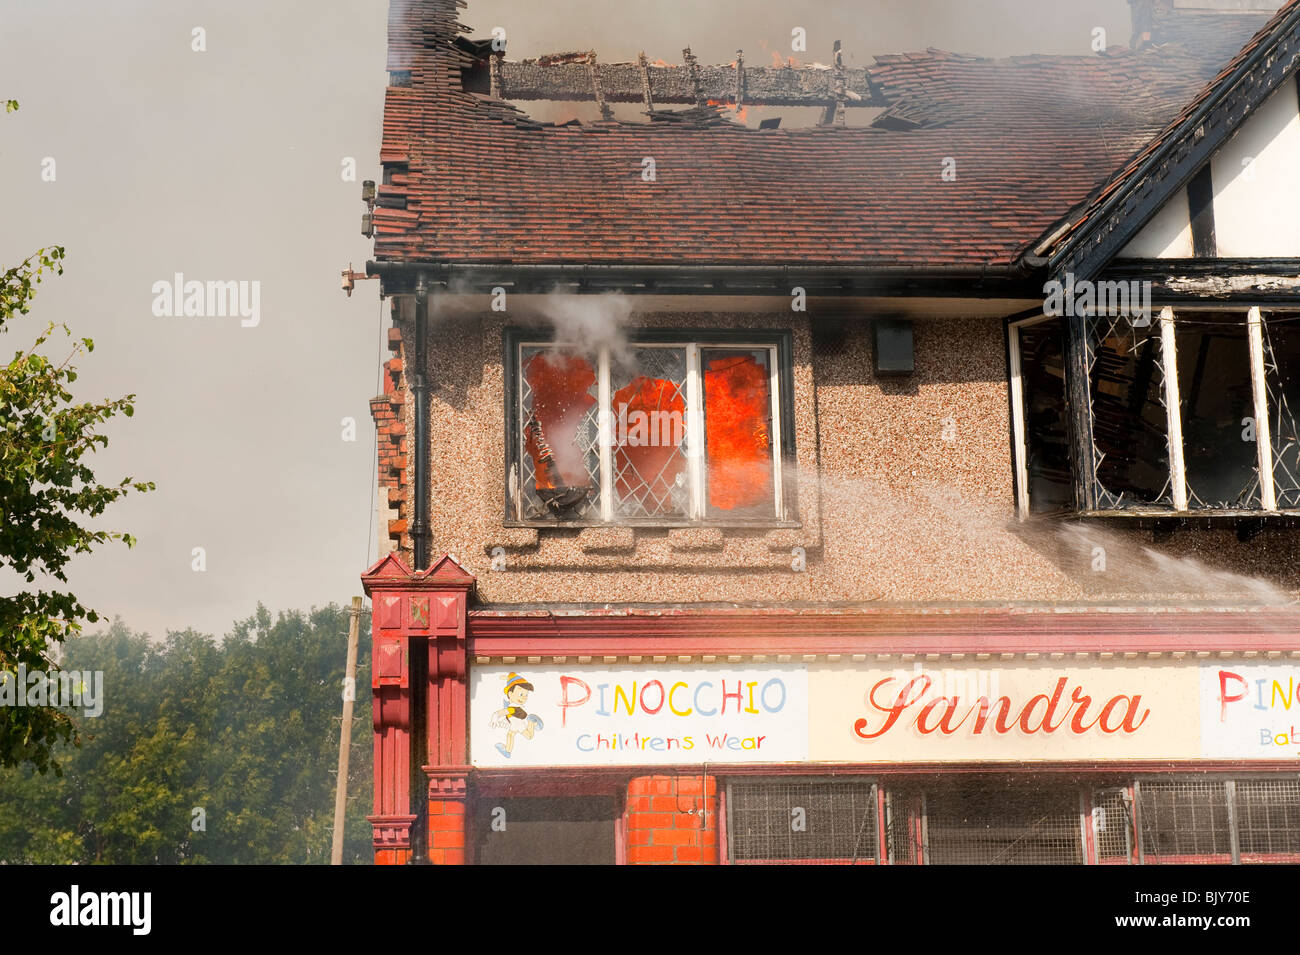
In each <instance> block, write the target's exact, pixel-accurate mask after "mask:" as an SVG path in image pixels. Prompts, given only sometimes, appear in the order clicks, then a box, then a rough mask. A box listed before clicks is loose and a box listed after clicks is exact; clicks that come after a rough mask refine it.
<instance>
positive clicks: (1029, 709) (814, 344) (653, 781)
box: [364, 300, 1300, 864]
mask: <svg viewBox="0 0 1300 955" xmlns="http://www.w3.org/2000/svg"><path fill="white" fill-rule="evenodd" d="M458 305H459V307H458V308H456V309H452V308H450V307H446V310H445V311H443V312H442V313H441V314H433V310H432V309H431V318H430V328H431V336H432V339H433V345H432V347H431V348H430V361H429V367H428V368H427V374H428V380H429V382H430V396H431V398H430V407H431V416H430V421H431V429H430V430H431V441H430V444H431V448H432V454H431V461H430V465H431V467H430V477H431V493H430V505H431V527H432V534H433V540H434V548H433V552H434V553H435V554H445V555H446V556H443V557H442V558H441V559H439V560H436V561H435V563H434V565H433V567H432V568H431V569H430V570H428V571H426V572H422V573H414V572H412V571H411V570H410V566H411V559H410V535H409V531H410V527H411V520H412V514H411V511H410V504H411V500H410V490H409V489H410V488H411V487H412V472H411V465H412V461H411V460H410V451H411V444H410V441H409V438H410V436H411V434H412V433H413V420H412V413H413V409H412V402H411V400H410V392H409V390H408V389H409V383H408V380H407V374H406V371H407V369H406V365H405V362H406V358H407V355H406V353H405V349H404V343H405V342H406V341H408V340H409V339H410V333H409V312H407V311H405V309H406V308H407V306H406V305H404V304H402V303H401V302H400V301H399V302H398V303H397V304H396V306H395V312H394V318H395V328H394V334H393V335H392V337H391V338H390V341H391V343H392V345H393V348H394V359H393V361H392V362H390V365H389V375H388V376H387V394H386V396H385V397H384V398H382V399H377V400H376V402H375V403H374V406H373V407H374V410H375V412H376V418H377V420H378V421H379V423H380V425H381V429H380V430H381V450H380V480H381V486H382V487H383V488H384V489H385V490H386V491H387V503H388V504H389V505H390V508H389V509H388V510H387V511H386V512H385V513H382V514H381V515H380V516H379V519H380V520H381V526H382V528H384V529H386V530H387V532H388V536H389V539H390V542H391V545H392V552H391V553H389V554H388V555H387V556H385V557H383V558H381V560H380V561H379V562H378V563H377V564H376V565H375V566H374V567H372V568H371V569H370V571H369V572H368V573H367V574H366V576H365V577H364V582H365V586H366V589H367V592H368V593H369V594H370V595H371V598H372V601H373V610H374V628H375V629H374V634H375V639H374V657H375V662H374V669H373V673H374V684H375V704H374V706H375V729H376V744H375V745H376V751H375V767H376V787H375V792H376V806H375V814H374V816H373V817H372V822H373V824H374V827H375V846H376V860H377V861H378V862H382V863H402V862H405V861H408V859H409V857H410V852H411V839H412V832H413V831H414V832H415V833H416V837H417V838H424V839H425V840H427V841H426V845H427V847H428V850H429V859H430V861H432V862H434V863H445V864H459V863H474V862H478V863H519V862H529V861H537V862H542V861H552V862H627V863H666V862H678V863H716V862H736V863H740V862H780V861H803V862H814V861H817V862H867V863H893V864H910V863H942V862H1007V861H1027V862H1085V863H1088V862H1091V863H1119V862H1130V863H1137V862H1155V861H1216V862H1226V861H1255V860H1260V861H1281V860H1286V861H1294V860H1296V859H1300V777H1297V774H1296V771H1295V765H1296V760H1297V756H1298V755H1300V731H1298V730H1297V726H1296V725H1295V724H1300V700H1297V695H1296V694H1297V683H1300V679H1298V678H1300V615H1297V613H1296V612H1295V611H1294V609H1292V608H1291V607H1290V606H1288V605H1287V600H1288V598H1289V596H1293V595H1294V592H1295V591H1296V590H1297V588H1300V581H1298V580H1297V573H1300V561H1297V559H1296V557H1297V555H1296V554H1295V548H1296V535H1295V534H1294V533H1292V532H1290V531H1288V530H1286V529H1281V528H1274V527H1269V528H1265V530H1264V531H1263V532H1262V533H1261V534H1260V535H1259V536H1257V537H1255V538H1254V539H1253V540H1249V541H1242V540H1238V538H1237V536H1236V535H1235V534H1234V533H1233V531H1232V530H1231V529H1226V530H1223V529H1214V528H1210V527H1206V528H1202V529H1195V528H1189V529H1185V530H1180V531H1178V532H1177V533H1175V534H1174V535H1173V536H1172V537H1169V538H1168V539H1167V540H1162V541H1161V542H1160V543H1159V544H1158V548H1159V551H1160V552H1161V554H1163V555H1165V557H1161V558H1153V557H1152V556H1151V554H1150V552H1149V551H1148V548H1150V547H1151V546H1152V541H1151V531H1150V530H1145V531H1143V530H1136V529H1132V530H1128V529H1116V528H1115V526H1114V525H1113V524H1112V525H1106V526H1101V525H1097V524H1083V525H1080V527H1076V528H1075V529H1070V528H1067V527H1065V526H1064V525H1062V524H1060V523H1055V522H1034V521H1029V522H1021V521H1018V520H1017V519H1016V514H1015V507H1014V505H1015V489H1014V474H1013V467H1012V454H1011V447H1010V440H1011V439H1010V433H1011V425H1010V420H1009V411H1008V404H1009V401H1008V394H1007V392H1008V385H1007V381H1008V369H1007V358H1006V354H1007V351H1006V349H1007V335H1006V330H1005V324H1004V322H1003V321H1002V320H1001V319H1000V318H996V317H989V316H983V317H981V315H980V313H979V308H978V306H974V305H972V308H971V311H972V314H971V315H968V316H960V315H958V316H953V315H945V316H939V315H935V316H929V317H925V316H918V321H917V324H916V340H915V354H916V362H917V367H916V372H915V374H914V375H912V376H910V377H907V378H903V379H883V380H882V379H877V378H876V377H875V376H874V374H873V373H872V370H871V369H872V352H871V346H870V341H869V337H868V327H867V326H866V324H865V323H861V324H860V323H856V322H854V321H852V320H851V318H850V320H848V321H844V322H829V323H827V322H824V320H825V319H826V317H827V316H825V315H819V322H820V323H822V324H821V327H819V331H818V332H817V334H816V335H814V333H813V331H812V326H811V325H810V324H809V322H808V320H807V319H806V318H803V317H801V316H794V317H791V315H790V314H789V313H783V312H778V311H774V310H771V309H770V308H768V309H763V310H757V309H756V310H755V311H753V312H747V313H744V314H739V313H736V314H710V313H707V312H703V311H701V312H680V311H650V310H645V311H644V312H642V313H636V312H634V313H633V314H632V315H631V316H627V317H625V318H624V321H625V323H626V324H627V326H628V327H630V328H631V329H632V330H633V332H635V329H637V328H639V327H641V328H654V329H673V328H677V329H683V330H686V329H710V330H713V329H718V328H740V329H768V330H777V331H786V332H788V333H789V335H790V339H791V342H792V349H791V351H792V363H791V369H790V371H791V382H792V390H793V420H792V421H791V422H790V425H791V427H792V428H793V433H794V439H795V440H794V444H795V455H794V462H793V463H792V469H793V473H794V477H795V480H796V481H797V507H796V510H795V518H794V520H793V521H791V522H790V523H791V524H792V525H793V526H783V527H779V528H772V529H759V530H755V529H734V528H725V527H722V528H719V527H708V528H705V527H682V528H673V529H666V528H648V527H646V528H633V527H626V526H622V527H587V528H548V527H535V526H515V523H516V522H512V521H507V520H506V517H505V512H506V495H507V490H506V488H507V473H506V460H507V455H506V441H507V440H508V436H507V433H506V424H505V420H504V416H503V408H504V407H505V406H506V402H507V390H508V389H507V382H506V381H505V368H506V363H505V362H504V360H503V349H504V341H505V337H504V336H505V332H506V329H508V328H512V327H522V328H533V327H538V326H540V325H542V324H544V322H543V321H542V317H541V313H540V311H538V312H529V311H528V309H527V307H526V306H527V303H521V307H520V308H518V309H516V308H515V306H513V305H512V308H511V311H510V313H509V314H507V315H500V314H493V313H491V312H490V311H489V309H488V307H487V305H486V302H485V300H484V302H482V303H480V302H478V301H469V300H462V301H460V302H459V303H458ZM480 305H481V307H480ZM1012 311H1013V309H1006V310H1005V311H1003V312H1002V314H1011V312H1012ZM828 327H829V328H833V329H834V331H833V332H828V331H826V328H828ZM1080 528H1081V529H1080ZM1098 549H1100V550H1101V552H1102V554H1103V558H1104V559H1103V560H1101V561H1100V562H1098V560H1097V552H1098ZM796 557H802V558H803V559H802V560H798V559H795V558H796ZM1168 557H1172V558H1176V559H1178V558H1185V559H1184V560H1182V562H1178V561H1177V560H1174V561H1170V560H1168V559H1166V558H1168ZM1192 561H1197V562H1198V563H1193V562H1192ZM1267 588H1272V590H1271V591H1270V592H1269V593H1268V594H1266V597H1267V599H1266V600H1265V601H1263V603H1262V604H1261V603H1260V601H1259V597H1260V594H1261V590H1262V589H1267ZM416 641H423V642H427V645H428V647H429V653H428V659H429V664H428V667H427V684H426V685H425V686H424V687H422V689H423V691H424V697H425V699H426V705H425V707H424V712H423V718H424V721H425V722H424V731H425V736H426V739H427V748H426V752H427V757H426V758H425V759H424V761H423V762H422V766H421V768H420V771H417V772H414V773H413V772H412V771H411V770H412V763H411V759H412V751H411V749H412V747H411V741H412V730H413V729H414V727H413V726H412V719H413V709H412V705H411V699H412V689H413V688H412V669H411V666H410V660H411V655H410V648H411V645H412V643H413V642H416ZM508 692H509V693H511V694H512V695H509V696H508V695H507V693H508ZM417 755H419V754H417ZM412 786H416V787H419V789H418V790H417V791H416V793H415V795H416V796H417V799H418V798H419V796H420V795H423V796H425V797H426V804H425V808H426V809H427V819H423V820H422V819H418V818H417V816H416V813H414V812H413V811H412V806H413V805H416V803H413V801H412V795H413V793H412ZM420 833H423V835H420Z"/></svg>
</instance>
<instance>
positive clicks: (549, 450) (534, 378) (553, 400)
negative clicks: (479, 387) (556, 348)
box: [523, 351, 596, 506]
mask: <svg viewBox="0 0 1300 955" xmlns="http://www.w3.org/2000/svg"><path fill="white" fill-rule="evenodd" d="M523 372H524V379H525V380H526V381H527V382H528V386H529V387H530V388H531V389H532V391H533V395H532V414H531V415H530V416H529V418H528V420H527V421H526V422H525V423H524V450H525V451H526V452H527V454H528V456H529V458H531V459H532V462H533V471H534V473H535V475H536V478H535V483H536V487H537V490H538V491H539V492H540V491H572V492H574V494H575V495H576V496H575V497H574V500H573V501H569V502H568V503H567V504H566V505H565V506H569V505H571V504H573V503H576V502H577V501H578V500H582V499H585V497H586V496H587V495H586V493H585V492H586V491H587V490H589V489H590V488H592V486H593V482H592V478H591V474H590V473H589V472H588V470H587V463H586V455H585V452H584V451H583V448H582V446H581V444H580V443H579V440H578V439H579V431H580V429H581V428H582V426H583V422H584V421H585V420H586V417H587V414H588V412H590V410H591V407H592V405H594V404H595V403H596V399H595V398H594V397H592V395H591V393H590V392H591V387H592V385H594V384H595V383H596V372H595V369H593V368H592V365H591V362H589V361H587V360H586V359H585V358H583V357H581V356H580V355H575V354H572V353H565V352H551V351H539V352H537V353H536V354H535V355H533V356H532V357H531V358H529V359H528V360H527V361H525V362H524V367H523ZM577 492H583V493H577ZM547 499H548V503H549V496H548V497H547Z"/></svg>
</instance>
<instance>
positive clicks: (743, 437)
mask: <svg viewBox="0 0 1300 955" xmlns="http://www.w3.org/2000/svg"><path fill="white" fill-rule="evenodd" d="M770 402H771V396H770V394H769V392H768V376H767V369H766V368H764V367H763V366H762V365H761V364H760V363H759V361H758V360H757V359H756V358H755V357H754V356H753V355H750V354H744V355H727V356H726V357H722V358H715V359H713V360H711V361H709V362H708V367H707V368H706V369H705V372H704V420H705V431H706V436H705V449H706V452H707V455H708V458H707V460H708V475H709V504H710V506H712V507H715V508H718V509H720V510H724V511H735V510H743V509H746V508H751V507H759V506H768V507H770V506H771V505H772V496H773V489H772V450H771V449H772V441H771V434H770V430H769V417H770V408H771V404H770Z"/></svg>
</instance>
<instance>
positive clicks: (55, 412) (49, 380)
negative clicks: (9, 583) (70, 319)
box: [0, 100, 153, 772]
mask: <svg viewBox="0 0 1300 955" xmlns="http://www.w3.org/2000/svg"><path fill="white" fill-rule="evenodd" d="M16 107H17V104H16V103H15V102H14V101H13V100H10V101H9V102H8V103H7V105H6V108H7V109H8V110H9V111H12V109H14V108H16ZM63 257H64V251H63V249H62V248H60V247H58V246H54V247H51V248H48V249H41V250H39V251H38V252H36V253H35V254H33V255H31V256H29V257H28V258H27V259H26V260H24V261H23V262H22V263H21V264H19V265H17V266H15V267H13V268H10V269H7V270H4V271H2V272H0V334H3V333H8V332H10V331H11V328H10V322H11V320H12V319H13V318H14V317H15V316H19V315H26V314H27V312H28V310H29V308H30V307H31V301H32V298H33V297H34V296H35V294H36V286H37V285H39V284H40V283H41V281H42V279H43V278H44V277H45V276H46V275H47V274H50V273H53V274H55V275H61V274H63ZM59 331H61V332H62V333H63V337H65V338H70V337H71V335H72V333H71V331H69V329H68V327H67V326H66V325H63V324H60V323H50V324H49V325H47V326H46V327H45V330H44V331H43V332H41V333H40V334H38V335H37V336H36V339H35V341H34V342H33V344H32V345H31V346H30V347H28V348H20V349H19V350H18V351H17V352H15V353H14V357H13V360H12V361H10V362H9V363H8V364H7V365H0V517H2V518H3V519H2V520H0V568H6V569H10V570H13V571H15V572H16V573H17V574H19V575H21V576H22V578H23V579H24V580H25V581H26V582H27V583H28V584H35V583H36V582H37V580H38V579H39V580H40V581H41V583H40V584H37V586H36V587H35V588H31V589H28V590H25V591H22V592H19V593H16V594H12V595H8V596H0V671H4V670H8V671H13V670H16V669H17V667H18V666H19V665H20V664H21V665H25V666H26V667H27V669H28V670H50V669H52V668H53V666H52V664H51V660H50V651H51V650H52V648H53V647H54V646H55V645H56V644H58V643H61V642H62V641H64V640H66V639H67V638H68V637H69V636H71V635H73V634H76V633H78V632H80V630H81V626H82V621H83V620H84V621H89V622H91V623H94V622H96V621H97V620H98V619H99V618H98V617H97V616H96V614H95V612H94V611H93V610H89V609H87V608H86V607H83V606H82V604H81V602H80V601H79V600H78V599H77V598H76V596H75V595H74V594H72V593H69V592H68V591H67V590H66V589H63V588H60V587H59V586H58V584H66V583H67V582H68V578H67V576H66V574H65V572H64V571H65V568H66V566H67V564H68V561H70V560H71V559H72V558H73V557H74V556H75V555H77V554H84V553H87V552H89V551H90V550H92V549H93V548H94V547H95V546H96V545H99V544H104V543H107V542H109V541H121V542H123V543H124V544H126V545H127V546H128V547H130V546H132V545H133V544H134V543H135V541H134V539H133V538H132V537H131V536H130V535H129V534H123V533H117V532H114V531H106V530H92V529H90V528H89V527H87V526H86V525H85V523H84V521H85V520H86V519H89V518H96V517H99V516H100V515H101V514H103V513H104V511H105V509H106V508H107V507H108V506H109V505H110V504H112V503H113V502H114V501H116V500H118V499H119V498H121V497H123V496H124V495H126V494H128V493H129V492H130V491H132V490H135V491H149V490H152V489H153V484H151V483H147V482H142V481H135V480H133V479H131V478H125V479H123V480H122V481H121V482H119V483H118V484H115V485H105V484H100V483H99V482H98V481H97V480H96V478H95V474H94V472H93V471H92V470H91V468H90V466H89V464H88V463H87V461H86V458H87V457H88V456H89V455H91V454H93V453H94V452H95V449H96V448H102V447H104V446H105V445H107V444H108V438H107V437H105V436H104V435H102V434H100V433H99V431H98V429H99V427H100V426H101V425H103V424H104V423H105V422H107V421H108V420H110V419H111V418H114V417H116V416H117V415H118V414H124V415H126V416H128V417H130V416H131V415H132V414H133V413H134V411H135V409H134V406H133V404H132V402H133V401H134V397H135V396H134V395H128V396H126V397H125V398H119V399H116V400H109V401H101V402H97V403H95V402H87V403H80V404H78V403H75V402H73V400H72V393H71V392H70V391H69V390H68V386H70V385H71V384H72V383H73V382H75V381H76V380H77V373H76V370H75V368H74V367H73V366H72V361H73V359H75V358H76V357H77V355H79V354H80V353H81V352H82V351H83V350H84V351H86V352H90V351H92V350H94V347H95V345H94V342H93V341H91V340H90V339H89V338H82V339H79V340H78V341H76V342H74V343H73V344H72V346H71V348H70V349H69V350H68V352H67V354H66V356H65V357H64V358H63V359H62V361H56V360H54V359H51V358H50V357H48V356H47V355H46V354H45V353H44V352H43V350H42V349H43V348H44V346H46V345H47V344H49V343H50V340H51V338H52V337H54V336H55V334H56V332H59ZM50 582H53V583H54V586H53V587H52V588H51V589H46V586H47V585H48V584H49V583H50ZM73 737H74V728H73V725H72V723H71V721H70V720H69V718H68V715H67V714H66V713H63V712H61V711H59V710H55V709H48V708H41V707H17V708H15V707H5V708H3V709H0V766H13V765H17V764H19V763H23V762H29V763H31V764H33V765H34V766H35V767H36V768H37V769H38V770H40V771H41V772H44V771H45V770H46V769H47V768H49V767H50V765H51V763H50V751H51V747H52V746H54V745H55V744H57V743H59V742H66V741H68V740H70V739H72V738H73ZM54 768H55V769H56V770H57V769H58V767H57V764H55V766H54Z"/></svg>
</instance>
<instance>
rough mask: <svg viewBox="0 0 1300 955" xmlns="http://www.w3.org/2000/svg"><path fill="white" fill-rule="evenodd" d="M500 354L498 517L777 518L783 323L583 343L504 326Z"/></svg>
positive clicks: (612, 520) (622, 520) (785, 452)
mask: <svg viewBox="0 0 1300 955" xmlns="http://www.w3.org/2000/svg"><path fill="white" fill-rule="evenodd" d="M506 351H507V354H506V367H507V375H508V383H509V393H508V398H507V411H506V427H507V436H506V438H507V462H506V463H507V484H508V488H507V514H506V519H507V521H508V522H519V523H526V524H552V525H554V524H569V525H592V524H648V525H662V526H678V525H688V524H737V525H771V524H778V523H783V522H786V521H787V520H788V514H787V507H786V501H787V500H789V499H790V493H789V492H790V490H791V489H790V488H789V487H788V484H789V481H788V479H787V478H786V476H785V475H784V474H783V467H782V464H783V462H784V461H786V460H789V459H791V458H792V457H793V430H792V426H791V420H790V419H791V418H792V416H793V415H792V410H791V409H792V407H793V399H792V396H791V390H790V387H791V386H790V339H789V336H788V335H787V334H785V333H779V332H778V333H771V332H768V333H755V334H737V335H722V334H711V335H709V336H703V337H702V336H699V335H689V334H686V333H645V334H643V335H642V336H640V337H638V338H636V339H634V340H632V341H630V342H628V343H626V344H625V345H620V346H618V347H611V346H602V347H591V346H589V345H587V344H584V343H582V342H572V341H554V340H548V339H546V338H545V337H541V336H535V335H534V334H533V333H530V332H528V331H525V330H511V331H510V332H509V333H508V334H507V337H506Z"/></svg>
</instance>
